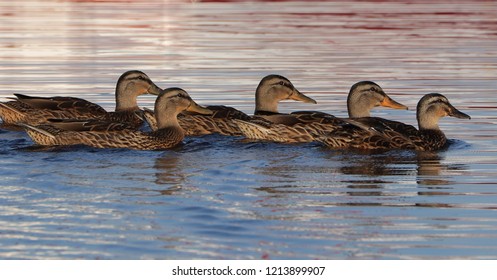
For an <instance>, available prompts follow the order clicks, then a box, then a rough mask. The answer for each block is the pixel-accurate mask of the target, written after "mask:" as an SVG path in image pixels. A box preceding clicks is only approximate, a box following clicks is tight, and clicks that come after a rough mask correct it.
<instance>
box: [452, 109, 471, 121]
mask: <svg viewBox="0 0 497 280" xmlns="http://www.w3.org/2000/svg"><path fill="white" fill-rule="evenodd" d="M449 116H451V117H454V118H458V119H468V120H470V119H471V117H470V116H469V115H466V114H464V113H463V112H461V111H459V110H457V109H456V108H455V107H453V106H451V110H450V112H449Z"/></svg>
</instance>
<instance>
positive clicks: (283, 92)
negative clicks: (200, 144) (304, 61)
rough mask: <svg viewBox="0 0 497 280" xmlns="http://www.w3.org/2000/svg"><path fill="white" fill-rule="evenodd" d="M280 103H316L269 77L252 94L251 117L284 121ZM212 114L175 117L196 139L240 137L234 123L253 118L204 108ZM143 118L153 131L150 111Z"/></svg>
mask: <svg viewBox="0 0 497 280" xmlns="http://www.w3.org/2000/svg"><path fill="white" fill-rule="evenodd" d="M282 100H295V101H302V102H305V103H314V104H315V103H316V101H315V100H314V99H312V98H310V97H308V96H306V95H304V94H302V93H301V92H300V91H298V90H297V89H296V88H295V87H294V86H293V84H292V83H291V82H290V81H289V80H288V79H287V78H285V77H283V76H280V75H275V74H273V75H268V76H266V77H264V78H263V79H262V80H261V81H260V83H259V85H258V86H257V89H256V91H255V104H256V105H255V113H254V116H255V117H256V118H257V117H263V118H266V119H268V120H270V121H271V122H275V123H282V122H285V120H286V116H287V115H288V114H282V113H279V112H278V103H279V102H280V101H282ZM206 107H207V108H208V109H209V110H211V111H213V113H212V114H211V115H199V114H191V113H188V112H185V113H182V114H180V115H179V116H178V121H179V123H180V125H181V127H183V128H184V129H185V131H186V134H187V135H188V136H198V135H205V134H211V133H219V134H222V135H231V136H241V135H242V132H241V131H240V130H239V128H238V125H237V124H236V123H235V122H234V121H233V120H235V119H237V120H244V121H250V120H253V119H254V116H249V115H247V114H245V113H243V112H241V111H239V110H237V109H235V108H232V107H227V106H206ZM144 117H145V119H146V120H147V121H148V123H149V125H150V127H151V128H152V130H154V129H155V126H156V125H155V123H154V118H153V112H152V111H151V110H144Z"/></svg>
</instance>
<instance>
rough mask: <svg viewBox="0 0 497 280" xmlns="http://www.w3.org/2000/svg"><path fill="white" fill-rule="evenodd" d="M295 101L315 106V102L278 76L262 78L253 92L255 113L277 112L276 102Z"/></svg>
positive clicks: (288, 81) (285, 79)
mask: <svg viewBox="0 0 497 280" xmlns="http://www.w3.org/2000/svg"><path fill="white" fill-rule="evenodd" d="M281 100H295V101H302V102H305V103H313V104H316V103H317V102H316V100H314V99H312V98H310V97H308V96H306V95H304V94H303V93H301V92H300V91H299V90H297V89H296V88H295V87H294V86H293V84H292V83H291V82H290V80H288V79H287V78H285V77H283V76H280V75H274V74H273V75H268V76H266V77H264V78H263V79H262V80H261V82H260V83H259V85H258V86H257V90H256V92H255V111H256V112H257V111H266V112H273V113H277V112H278V102H280V101H281Z"/></svg>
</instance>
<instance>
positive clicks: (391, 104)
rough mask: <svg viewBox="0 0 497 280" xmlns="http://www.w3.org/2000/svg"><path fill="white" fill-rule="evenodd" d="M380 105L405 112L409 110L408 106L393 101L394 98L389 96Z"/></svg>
mask: <svg viewBox="0 0 497 280" xmlns="http://www.w3.org/2000/svg"><path fill="white" fill-rule="evenodd" d="M380 105H381V106H383V107H388V108H392V109H404V110H408V109H409V108H408V107H407V106H406V105H404V104H400V103H399V102H397V101H395V100H393V99H392V98H390V97H388V96H385V98H384V99H383V101H381V103H380Z"/></svg>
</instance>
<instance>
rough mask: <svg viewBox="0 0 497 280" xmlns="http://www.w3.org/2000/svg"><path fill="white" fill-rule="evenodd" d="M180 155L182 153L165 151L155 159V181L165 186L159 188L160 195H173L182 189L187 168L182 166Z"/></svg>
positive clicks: (181, 155)
mask: <svg viewBox="0 0 497 280" xmlns="http://www.w3.org/2000/svg"><path fill="white" fill-rule="evenodd" d="M182 157H183V154H179V153H177V152H175V151H167V152H165V153H164V154H163V155H161V156H159V157H157V158H156V159H155V164H154V168H155V170H156V173H155V178H156V179H155V183H156V184H157V185H164V186H165V187H166V188H165V189H161V190H159V193H160V194H161V195H175V194H176V193H178V192H180V191H181V190H182V189H183V186H184V185H185V181H186V179H187V177H188V175H187V173H185V172H187V171H185V170H188V169H187V167H185V166H183V160H182Z"/></svg>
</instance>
